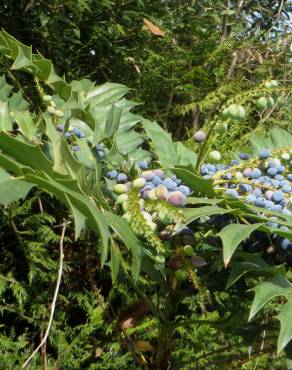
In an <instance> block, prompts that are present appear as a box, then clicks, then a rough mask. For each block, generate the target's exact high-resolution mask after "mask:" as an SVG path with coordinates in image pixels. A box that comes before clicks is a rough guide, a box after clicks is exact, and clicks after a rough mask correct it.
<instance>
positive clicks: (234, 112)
mask: <svg viewBox="0 0 292 370" xmlns="http://www.w3.org/2000/svg"><path fill="white" fill-rule="evenodd" d="M227 109H228V115H229V117H230V118H234V119H237V117H238V110H237V105H236V104H231V105H230V106H229V107H228V108H227Z"/></svg>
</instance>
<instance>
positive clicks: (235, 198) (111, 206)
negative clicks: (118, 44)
mask: <svg viewBox="0 0 292 370" xmlns="http://www.w3.org/2000/svg"><path fill="white" fill-rule="evenodd" d="M0 52H1V53H2V54H3V55H4V56H5V58H7V59H8V60H12V65H11V66H10V70H9V73H8V76H4V75H3V76H2V77H1V80H0V87H1V89H0V99H1V100H0V150H1V152H0V181H1V185H2V189H1V190H2V192H1V194H0V203H1V219H2V226H1V230H0V232H1V243H2V246H3V248H2V250H1V255H2V261H3V262H2V263H1V275H0V276H1V314H2V317H3V319H4V321H3V322H4V326H3V329H4V330H3V333H2V334H1V337H0V348H1V352H2V353H3V354H4V355H3V356H2V357H3V359H4V360H3V361H2V362H3V363H4V367H3V368H20V367H21V366H22V367H26V366H31V367H34V368H36V369H38V368H40V367H42V366H43V367H44V368H49V367H51V368H89V369H113V368H117V369H124V368H125V367H128V368H131V369H137V368H148V369H167V368H170V367H171V368H176V367H180V368H185V369H191V368H194V366H195V368H198V369H199V368H202V369H206V368H207V369H218V367H220V366H225V367H226V366H233V367H238V366H245V367H246V368H254V367H255V366H261V367H262V368H265V367H266V366H269V365H267V364H268V363H270V362H268V361H273V366H275V367H276V366H278V367H280V368H283V367H284V366H285V363H286V361H287V359H288V362H289V361H290V360H289V359H290V358H291V354H290V346H291V344H290V342H291V338H292V329H291V320H290V316H289V312H291V307H292V301H291V291H292V288H291V281H290V280H291V270H290V266H291V250H292V232H291V231H292V222H291V221H292V217H291V211H292V210H291V188H292V179H291V175H292V162H291V160H292V137H291V135H289V133H287V132H285V131H283V130H278V129H274V130H273V131H271V132H270V135H269V136H268V137H265V136H260V135H258V136H254V137H253V140H252V141H251V142H250V150H249V153H241V152H240V153H237V152H235V153H233V154H232V155H233V157H234V158H233V159H232V161H229V159H228V158H229V156H230V154H227V155H225V153H224V156H222V154H221V153H220V151H219V150H218V148H216V147H214V145H213V141H212V140H213V139H214V137H215V138H216V137H218V136H216V135H222V133H224V132H225V131H226V125H227V129H228V124H229V122H230V121H229V120H239V121H243V120H244V119H245V117H246V111H245V108H244V107H243V105H241V104H244V103H245V102H246V101H247V99H246V100H243V101H242V102H240V104H239V103H238V102H236V101H234V102H230V105H227V106H226V107H224V110H223V111H222V113H220V114H219V115H218V117H216V119H215V120H214V122H213V123H212V124H211V125H210V127H209V129H208V131H207V132H206V133H205V132H200V133H195V135H194V142H195V143H194V147H195V148H197V149H198V150H197V151H194V150H192V149H191V148H190V146H189V145H184V143H182V142H174V141H173V140H172V138H171V136H170V135H169V134H168V133H167V132H165V131H164V130H163V129H162V128H161V127H160V126H158V125H157V124H156V123H155V122H152V121H149V120H146V119H144V118H143V117H141V116H139V115H137V114H134V113H133V112H132V111H131V109H132V108H133V107H134V106H135V103H134V102H132V101H129V100H127V99H125V98H124V96H125V94H126V93H127V91H128V89H127V88H126V87H125V86H123V85H118V84H111V83H106V84H104V85H101V86H96V85H95V84H94V83H93V82H91V81H89V80H86V79H84V80H80V81H72V82H70V83H68V82H67V81H65V79H64V78H61V77H60V76H58V75H57V74H56V72H55V70H54V67H53V65H52V63H51V62H50V61H49V60H48V59H46V58H44V57H43V56H42V55H41V54H39V53H36V54H35V53H32V49H31V48H30V47H27V46H25V45H23V44H21V43H19V42H18V41H17V40H16V39H14V38H13V37H12V36H10V35H9V34H7V33H5V31H1V33H0ZM27 75H30V76H33V80H34V89H33V91H29V92H28V91H25V92H24V91H23V89H22V88H21V83H20V82H19V81H22V80H21V79H20V76H21V78H22V79H25V78H27ZM11 76H13V78H12V77H11ZM17 82H18V83H17ZM270 83H271V84H272V81H270ZM273 84H274V85H275V82H273ZM270 88H275V89H277V86H272V85H271V86H268V87H267V86H265V87H264V89H270ZM273 91H275V92H276V90H273ZM258 93H259V92H258V91H257V92H256V94H255V95H256V96H258ZM250 96H251V95H248V97H250ZM259 99H261V98H260V97H259ZM265 99H267V101H266V100H265V103H267V108H268V104H271V100H269V97H265ZM262 100H263V99H261V103H259V102H258V103H257V106H259V105H261V106H263V101H262ZM263 108H265V106H263ZM265 109H266V108H265ZM226 121H227V122H226ZM222 158H223V159H222ZM56 282H57V283H56ZM226 287H227V289H226ZM252 291H254V292H255V294H253V293H252ZM53 297H54V299H53ZM279 297H280V298H279ZM279 322H280V327H279ZM48 323H49V324H48ZM44 338H45V339H46V340H45V341H44ZM214 338H216V339H215V340H214ZM40 342H41V343H42V346H41V348H39V349H40V350H39V351H36V352H35V353H34V352H33V351H34V349H36V348H37V349H38V345H39V343H40ZM246 348H249V352H247V350H246ZM32 353H33V355H31V354H32ZM276 353H277V354H278V357H277V356H276V355H275V354H276ZM0 366H2V364H1V365H0Z"/></svg>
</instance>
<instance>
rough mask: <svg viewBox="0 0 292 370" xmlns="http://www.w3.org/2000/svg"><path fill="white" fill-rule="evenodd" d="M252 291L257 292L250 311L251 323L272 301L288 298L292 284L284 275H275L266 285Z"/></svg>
mask: <svg viewBox="0 0 292 370" xmlns="http://www.w3.org/2000/svg"><path fill="white" fill-rule="evenodd" d="M252 290H254V291H255V297H254V300H253V303H252V306H251V309H250V313H249V319H248V321H250V320H251V319H252V318H253V317H254V316H255V315H256V314H257V313H258V312H259V311H260V310H261V309H262V308H263V307H264V305H265V304H266V303H268V302H269V301H270V300H271V299H273V298H275V297H279V296H285V297H287V296H288V294H289V293H290V294H291V292H292V288H291V283H290V282H289V281H288V280H287V279H285V277H284V276H283V275H280V274H278V275H275V276H274V277H272V278H271V279H268V280H266V281H265V282H264V283H262V284H259V285H257V286H256V287H255V288H253V289H252Z"/></svg>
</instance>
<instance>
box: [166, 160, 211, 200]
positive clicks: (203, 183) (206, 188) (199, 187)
mask: <svg viewBox="0 0 292 370" xmlns="http://www.w3.org/2000/svg"><path fill="white" fill-rule="evenodd" d="M171 171H173V172H174V173H175V174H176V175H177V176H178V177H179V178H180V179H181V180H182V182H183V183H184V184H185V185H188V186H189V187H190V188H191V189H192V190H193V191H194V192H196V193H201V194H206V195H207V196H209V197H211V198H212V197H214V196H215V192H214V189H213V185H212V180H208V179H204V178H203V177H201V176H198V175H196V174H195V173H194V172H191V171H190V169H187V168H180V167H175V168H171Z"/></svg>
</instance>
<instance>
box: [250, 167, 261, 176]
mask: <svg viewBox="0 0 292 370" xmlns="http://www.w3.org/2000/svg"><path fill="white" fill-rule="evenodd" d="M261 174H262V173H261V170H260V169H258V168H255V169H253V170H252V171H251V173H250V177H251V178H252V179H258V178H259V177H260V176H261Z"/></svg>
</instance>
